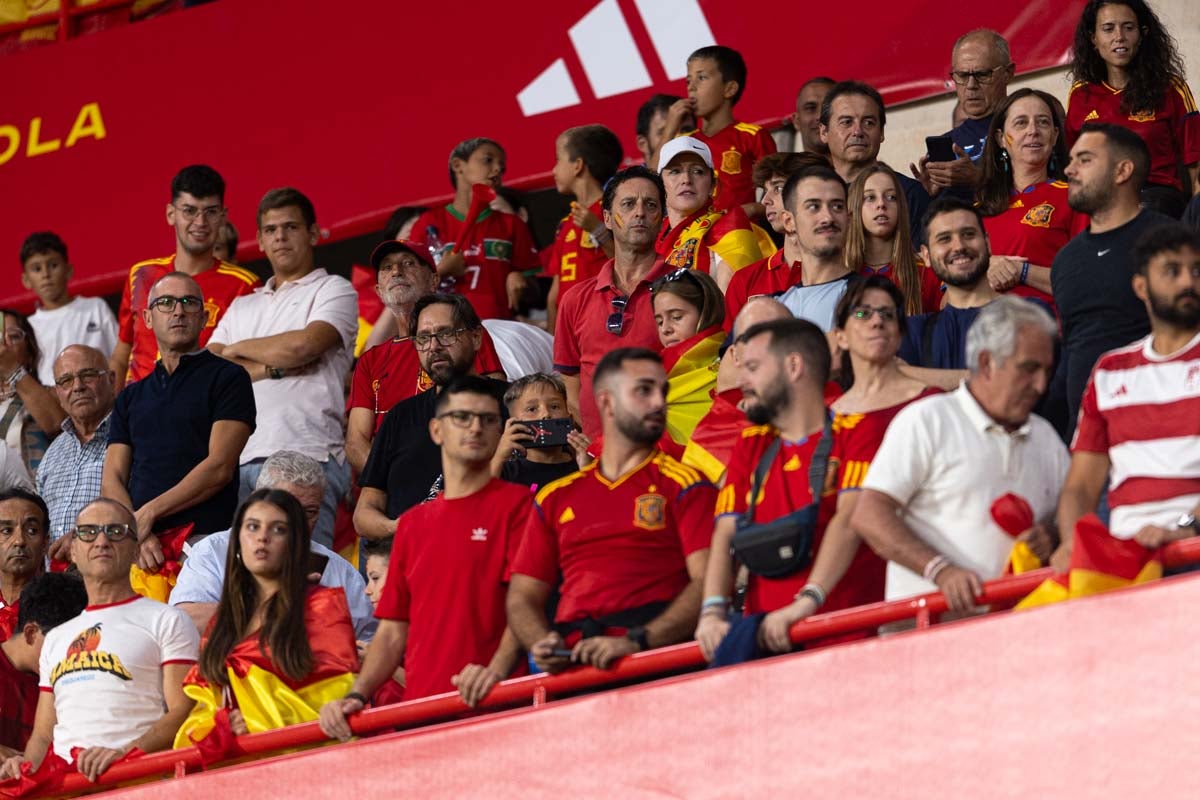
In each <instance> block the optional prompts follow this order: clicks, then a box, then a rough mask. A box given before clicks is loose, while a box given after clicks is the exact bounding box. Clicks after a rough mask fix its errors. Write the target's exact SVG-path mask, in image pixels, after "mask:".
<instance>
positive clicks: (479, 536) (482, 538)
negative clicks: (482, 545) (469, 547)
mask: <svg viewBox="0 0 1200 800" xmlns="http://www.w3.org/2000/svg"><path fill="white" fill-rule="evenodd" d="M487 535H488V531H487V528H475V529H474V530H473V531H471V541H472V542H486V541H487Z"/></svg>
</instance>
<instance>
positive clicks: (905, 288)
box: [844, 161, 923, 314]
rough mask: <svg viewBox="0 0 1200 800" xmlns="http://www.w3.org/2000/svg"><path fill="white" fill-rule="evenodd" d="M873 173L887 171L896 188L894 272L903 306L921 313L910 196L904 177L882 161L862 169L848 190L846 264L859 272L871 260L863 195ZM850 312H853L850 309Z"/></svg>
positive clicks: (918, 272) (918, 269)
mask: <svg viewBox="0 0 1200 800" xmlns="http://www.w3.org/2000/svg"><path fill="white" fill-rule="evenodd" d="M872 175H886V176H888V178H890V179H891V181H892V187H893V188H894V189H895V190H896V204H897V207H898V211H897V216H896V230H895V231H893V232H892V272H893V273H894V274H895V276H896V286H898V287H900V294H901V295H902V296H903V302H902V303H900V305H901V310H902V311H906V312H907V313H909V314H920V313H921V311H922V310H923V309H922V308H921V268H920V265H919V264H918V263H917V255H916V250H915V248H914V247H913V243H912V234H911V233H910V232H909V231H910V228H909V215H908V199H907V198H905V196H904V187H903V186H901V185H900V178H899V177H898V176H897V175H896V173H895V171H894V170H892V168H891V167H889V166H888V165H887V164H884V163H883V162H882V161H880V162H877V163H875V164H872V165H871V166H869V167H867V168H866V169H864V170H863V171H862V172H860V173H858V176H857V177H856V178H855V179H854V180H853V181H851V182H850V188H849V189H847V190H846V195H847V196H846V206H847V208H848V210H849V212H850V225H849V228H848V229H847V231H846V247H845V250H844V255H845V261H846V266H847V267H849V268H850V270H851V271H852V272H855V273H858V272H861V271H862V268H863V267H864V266H866V263H867V229H866V228H865V227H864V226H863V215H862V207H863V196H864V195H866V193H867V179H868V178H870V177H871V176H872ZM847 313H849V312H847Z"/></svg>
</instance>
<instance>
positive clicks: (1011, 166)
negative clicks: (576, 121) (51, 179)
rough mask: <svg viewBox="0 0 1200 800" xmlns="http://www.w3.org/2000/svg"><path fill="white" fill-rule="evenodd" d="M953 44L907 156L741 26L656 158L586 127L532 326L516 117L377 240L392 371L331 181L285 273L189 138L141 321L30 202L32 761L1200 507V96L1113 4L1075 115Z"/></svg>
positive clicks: (607, 659)
mask: <svg viewBox="0 0 1200 800" xmlns="http://www.w3.org/2000/svg"><path fill="white" fill-rule="evenodd" d="M949 55H950V63H951V69H950V77H951V79H952V80H953V83H954V85H955V89H956V92H957V95H958V112H959V114H960V115H961V121H959V122H958V123H957V124H956V125H955V126H954V127H953V128H952V129H951V130H950V131H949V132H948V133H947V134H946V135H945V136H944V137H935V138H934V139H933V140H931V142H930V152H928V153H926V154H924V155H922V156H920V158H919V159H914V161H913V163H912V164H909V165H905V167H906V168H904V169H894V168H893V167H892V166H889V165H887V164H885V163H883V162H881V161H880V160H879V158H878V155H879V149H880V144H881V142H882V141H883V137H884V130H885V126H886V110H885V108H884V105H883V101H882V99H881V97H880V95H879V93H878V92H877V91H876V90H875V89H874V88H873V87H871V86H869V85H867V84H865V83H862V82H859V81H855V80H832V79H829V78H824V77H817V78H813V79H811V80H808V81H807V82H805V83H804V84H803V85H802V86H801V87H800V88H799V93H798V96H797V101H796V112H795V114H794V115H793V117H792V121H793V124H794V126H795V128H796V130H797V133H798V135H799V136H798V139H799V142H800V143H802V145H803V148H804V150H803V152H797V153H777V152H775V144H774V141H773V140H772V138H771V136H770V135H769V133H768V132H767V131H766V130H764V129H763V128H760V127H759V126H756V125H751V124H747V123H744V122H741V121H739V120H738V119H737V115H736V111H735V109H736V104H737V102H738V99H739V98H740V97H741V95H742V93H743V92H744V90H745V88H746V82H747V68H746V64H745V62H744V60H743V58H742V56H741V55H740V54H739V53H737V52H735V51H733V50H731V49H730V48H727V47H723V46H710V47H704V48H701V49H699V50H697V51H695V52H694V53H693V54H692V55H691V57H690V58H689V60H688V62H687V75H688V77H687V86H688V94H687V97H686V98H675V97H668V96H665V95H656V96H654V97H652V98H650V99H649V100H648V101H647V103H646V104H645V105H644V106H643V108H642V110H641V111H640V112H639V114H638V118H637V121H636V128H637V143H638V148H639V150H640V151H641V155H642V156H643V159H644V163H643V164H638V165H635V166H626V167H624V168H622V163H623V161H624V160H625V154H624V153H623V152H622V148H621V144H620V141H619V139H618V137H617V136H616V134H614V133H613V132H612V131H611V130H610V129H609V128H606V127H604V126H602V125H585V126H582V127H575V128H571V129H569V130H566V131H564V132H563V133H562V134H561V135H560V136H559V137H558V139H557V140H556V141H555V142H554V143H553V150H554V168H553V176H554V182H555V187H556V189H557V190H558V192H560V193H561V194H563V195H565V196H570V197H571V198H573V203H572V205H571V212H570V213H569V214H568V215H567V216H566V217H565V218H564V219H563V220H562V221H561V223H560V224H559V227H558V232H557V235H556V238H555V240H554V243H553V245H552V246H551V247H550V250H549V254H548V266H547V267H546V268H545V270H544V274H543V275H542V277H544V278H547V279H548V280H546V281H545V282H544V285H543V288H544V289H545V290H546V291H544V292H543V293H542V294H543V295H544V297H542V299H543V300H544V301H545V303H544V304H545V306H546V320H547V321H546V323H545V328H546V329H545V330H538V329H537V328H536V326H534V325H532V324H529V323H528V322H525V321H521V320H518V319H516V316H517V312H518V311H520V310H522V309H524V308H526V307H528V306H529V298H530V296H531V295H532V296H534V297H537V296H538V282H537V281H536V280H535V279H534V278H535V276H537V275H538V273H539V271H541V270H542V269H543V267H542V261H540V260H539V254H538V253H537V252H536V251H535V247H534V244H533V238H532V236H531V234H530V230H529V227H528V225H527V224H526V222H525V221H524V220H523V219H522V218H521V217H520V216H518V215H517V214H516V213H512V207H511V206H510V205H506V200H505V196H506V195H505V193H504V191H503V186H502V179H503V175H504V170H505V152H504V149H503V147H502V146H501V145H500V144H499V143H497V142H495V141H492V140H491V139H487V138H474V139H469V140H467V141H464V142H461V143H459V144H458V145H457V146H455V147H454V149H453V150H452V151H451V153H450V156H449V160H448V177H449V180H450V183H451V185H452V187H453V191H454V194H453V199H452V201H451V202H450V203H448V204H446V205H445V206H444V207H440V208H433V209H426V210H421V211H419V212H417V213H409V212H407V211H406V210H404V209H402V210H401V212H403V213H398V215H397V217H396V219H395V221H396V223H397V224H396V225H394V226H392V227H391V228H390V229H389V231H388V232H387V236H386V238H385V240H384V241H383V242H382V243H380V244H379V246H378V247H377V248H376V249H375V250H374V252H373V253H372V254H371V256H370V264H371V267H372V268H373V269H374V270H375V272H376V286H375V291H376V293H377V294H378V296H379V299H380V300H381V301H382V303H383V306H384V311H383V314H382V316H381V317H380V318H379V319H378V320H376V321H375V323H374V326H373V330H372V336H371V339H372V340H373V341H374V342H375V343H374V346H373V347H370V348H369V349H367V350H366V351H365V352H363V353H361V355H359V357H358V358H357V360H356V359H355V353H356V346H357V343H358V340H359V338H360V337H359V330H358V327H359V305H358V296H357V294H356V292H355V290H354V288H353V287H352V286H351V284H350V282H349V281H347V280H345V279H344V278H342V277H340V276H338V275H334V274H331V273H329V272H327V271H326V270H325V269H323V268H321V267H320V266H318V264H317V259H316V253H315V246H316V244H317V242H318V239H319V228H318V226H317V218H316V212H315V208H314V203H313V202H312V201H311V200H310V199H309V198H308V197H306V196H305V195H304V194H303V193H302V192H301V191H299V190H297V189H295V188H279V189H272V190H270V191H268V192H266V193H265V195H264V196H263V198H262V200H261V202H260V204H259V206H258V211H257V230H256V237H257V242H258V245H259V247H260V248H261V249H262V251H263V253H264V254H265V256H266V258H267V260H268V262H269V264H270V269H271V276H270V277H269V278H268V279H267V280H266V281H265V283H264V282H261V281H260V280H259V278H258V277H257V276H256V275H255V274H254V273H253V272H251V271H249V270H247V269H244V268H242V267H240V266H237V265H235V264H233V263H232V262H231V261H230V260H229V259H230V258H232V255H233V253H234V252H235V250H236V236H237V233H236V231H233V230H232V226H230V225H229V223H228V221H227V220H226V208H225V205H224V194H225V184H224V181H223V180H222V178H221V176H220V175H219V174H218V173H217V171H215V170H214V169H212V168H211V167H208V166H204V165H192V166H188V167H185V168H183V169H182V170H180V171H179V173H178V174H177V175H175V176H174V179H173V180H172V181H171V185H170V195H169V202H168V204H167V205H166V209H165V214H166V222H167V223H168V224H169V225H170V227H171V228H172V230H173V232H174V237H175V245H176V246H175V251H174V253H172V254H170V255H168V256H166V257H161V258H153V259H150V260H147V261H143V262H140V263H138V264H135V265H133V266H132V268H131V269H130V271H129V276H128V280H127V281H125V283H124V288H123V292H122V296H121V301H120V308H119V313H118V314H116V315H115V316H114V315H113V313H112V312H111V311H110V310H109V308H108V306H107V305H106V303H105V302H104V301H103V300H101V299H98V298H87V297H76V296H72V295H71V294H70V292H69V291H68V288H67V287H68V281H69V278H70V277H71V266H70V260H69V258H68V251H67V245H66V243H64V242H63V241H62V240H61V239H60V238H59V237H58V236H56V235H55V234H53V233H50V232H37V233H32V234H30V235H29V236H28V238H27V239H26V241H25V244H24V246H23V247H22V248H21V252H20V258H21V263H22V269H23V277H22V280H23V281H24V284H25V286H26V287H27V288H29V289H31V290H32V291H33V292H34V293H35V294H36V295H37V297H38V308H37V311H36V312H35V313H34V314H32V315H30V316H28V317H26V316H24V315H22V314H19V313H16V312H15V311H9V310H4V311H2V312H0V313H2V314H3V320H4V325H3V336H2V344H0V381H2V382H0V436H2V437H3V439H4V444H5V445H6V446H4V447H0V456H2V460H0V637H2V638H3V639H4V640H5V641H4V642H3V644H0V672H3V673H4V675H3V678H2V680H0V747H2V748H3V753H2V755H3V756H4V761H3V762H2V765H0V777H3V778H8V779H17V778H19V777H20V776H21V775H22V774H27V773H30V772H32V773H33V774H35V775H36V774H46V773H48V772H53V771H58V772H59V773H61V772H63V771H70V770H78V771H79V772H81V773H83V774H84V775H85V776H87V777H88V778H89V779H92V780H95V779H96V778H97V777H98V776H99V775H101V774H102V773H103V772H104V771H105V770H106V769H107V768H108V767H109V766H111V765H112V764H113V763H115V762H117V761H118V760H120V759H124V758H129V757H131V756H135V755H137V754H138V753H145V752H152V751H155V750H162V749H166V748H170V747H173V746H174V747H184V746H189V745H191V744H194V743H198V744H199V745H200V746H201V748H208V752H210V753H215V754H217V755H220V754H221V753H222V752H225V751H223V750H222V748H224V747H227V746H228V742H229V739H230V734H242V733H247V732H257V731H262V730H267V729H270V728H274V727H280V726H281V725H286V724H291V723H294V722H301V721H311V720H319V721H320V725H321V727H322V729H323V730H324V731H325V732H326V733H327V734H328V735H329V736H331V737H334V738H339V739H343V740H344V739H347V738H349V736H350V735H351V732H350V727H349V725H348V724H347V717H348V716H350V715H353V714H354V713H356V712H359V711H361V710H362V709H363V708H364V707H366V706H368V705H371V704H373V703H374V704H387V703H392V702H396V701H398V700H401V699H415V698H420V697H425V696H428V695H433V694H438V693H442V692H449V691H457V692H458V693H459V694H460V695H461V697H462V699H463V701H464V702H465V703H466V704H467V705H468V706H474V705H476V704H477V703H478V702H479V701H480V700H481V699H483V698H484V697H485V696H486V695H487V693H488V692H489V690H490V689H491V687H492V686H493V685H494V684H496V683H497V682H498V681H501V680H503V679H505V678H507V677H510V676H514V675H520V674H524V673H526V672H528V671H530V670H535V671H536V670H542V671H547V672H551V673H554V672H559V671H562V670H566V669H570V668H572V667H575V666H578V665H582V664H588V665H593V666H596V667H598V668H601V669H607V668H609V667H610V666H611V665H612V664H613V663H615V662H616V661H617V660H618V659H620V658H621V657H623V656H626V655H629V654H632V653H636V652H639V651H642V650H647V649H651V648H657V647H662V646H666V645H670V644H674V643H678V642H684V641H689V640H693V639H695V640H696V641H698V643H699V645H700V648H701V651H702V652H703V653H704V655H705V657H706V658H707V659H708V660H710V661H711V662H712V663H713V664H716V665H720V664H732V663H737V662H741V661H745V660H747V659H751V658H757V657H761V656H765V655H769V654H772V653H783V652H788V651H789V650H791V649H792V643H791V641H790V639H789V634H788V631H789V629H790V628H791V626H792V625H793V624H794V623H795V622H797V621H798V620H801V619H804V618H805V617H808V616H810V615H812V614H814V613H815V612H816V611H817V610H818V609H821V610H826V611H828V610H837V609H843V608H849V607H852V606H857V605H862V604H866V603H871V602H876V601H881V600H883V599H885V598H887V599H893V598H901V597H908V596H912V595H914V594H919V593H924V592H929V591H941V592H943V593H944V594H945V596H946V598H947V600H948V604H949V608H950V610H949V612H947V614H948V616H950V617H962V616H969V615H973V614H977V613H981V612H982V611H983V609H981V608H979V607H978V603H977V600H976V598H977V597H978V595H979V593H980V591H981V585H982V582H983V581H986V580H989V579H993V578H996V577H999V576H1000V575H1001V574H1003V573H1004V572H1005V570H1006V568H1008V566H1009V563H1010V556H1011V555H1012V553H1013V552H1014V547H1015V546H1016V545H1022V546H1024V547H1025V548H1027V549H1028V551H1030V552H1031V553H1032V554H1033V555H1034V556H1035V557H1036V559H1037V561H1038V562H1040V563H1042V564H1049V565H1052V566H1054V567H1056V568H1057V569H1058V570H1059V571H1065V570H1067V569H1069V568H1070V566H1071V564H1072V558H1073V555H1074V548H1073V542H1074V535H1075V531H1076V525H1077V523H1079V522H1080V520H1082V519H1085V518H1089V519H1090V518H1091V515H1094V516H1095V517H1096V518H1098V519H1099V520H1100V521H1101V522H1102V523H1103V525H1105V526H1107V531H1108V535H1109V536H1110V537H1111V538H1113V539H1115V540H1126V541H1135V542H1137V543H1138V544H1140V545H1141V546H1143V547H1145V548H1147V549H1154V548H1157V547H1159V546H1161V545H1162V544H1164V543H1166V542H1169V541H1171V540H1174V539H1179V538H1183V537H1187V536H1193V535H1195V534H1196V533H1197V532H1198V531H1200V524H1198V523H1197V518H1196V517H1197V514H1200V422H1198V420H1200V414H1198V413H1197V411H1198V410H1200V194H1196V193H1195V190H1196V188H1197V186H1198V184H1200V174H1198V169H1200V113H1197V109H1196V106H1195V102H1194V100H1193V98H1192V95H1191V93H1190V91H1189V90H1188V87H1187V85H1186V84H1185V82H1184V80H1183V77H1182V76H1183V72H1184V70H1183V64H1182V61H1181V59H1180V56H1179V54H1178V53H1177V51H1176V49H1175V46H1174V43H1173V40H1172V39H1171V37H1170V35H1169V33H1168V32H1167V31H1166V30H1165V29H1164V27H1163V25H1162V23H1161V21H1160V20H1159V18H1158V17H1157V16H1156V15H1155V13H1154V12H1153V10H1152V9H1151V8H1150V7H1148V6H1147V5H1145V3H1144V2H1143V0H1091V2H1089V3H1088V4H1087V6H1086V8H1085V10H1084V11H1083V14H1082V17H1081V19H1080V20H1079V23H1078V28H1077V31H1076V36H1075V44H1074V51H1073V56H1072V63H1071V70H1072V74H1073V77H1074V78H1075V80H1076V83H1075V84H1074V85H1073V86H1072V87H1071V90H1070V93H1069V95H1068V96H1067V97H1066V98H1064V99H1065V104H1064V102H1062V99H1060V98H1056V97H1054V96H1052V95H1050V94H1047V93H1045V92H1042V91H1037V90H1032V89H1021V90H1018V91H1014V92H1011V93H1010V92H1009V91H1008V84H1009V82H1010V80H1011V79H1012V78H1013V77H1014V75H1015V63H1016V62H1015V59H1017V58H1019V54H1012V53H1010V52H1009V48H1008V44H1007V43H1006V42H1005V40H1004V39H1003V38H1002V37H1001V36H1000V35H999V34H997V33H995V32H993V31H990V30H982V29H981V30H972V31H969V32H966V33H964V34H963V36H962V37H961V38H960V39H959V40H958V41H957V42H956V43H955V44H954V47H953V49H952V51H951V53H950V54H949ZM550 144H551V143H549V142H548V143H547V157H548V158H549V155H550ZM935 151H936V152H935ZM1181 217H1182V221H1181ZM402 222H403V223H404V224H403V225H401V223H402ZM347 387H348V390H347ZM347 394H348V397H347ZM1007 495H1016V496H1017V497H1018V498H1019V500H1020V501H1021V502H1023V503H1024V504H1025V506H1027V508H1028V512H1029V514H1028V519H1027V524H1024V525H1022V526H1021V528H1022V529H1021V530H1019V531H1016V532H1015V535H1014V532H1012V531H1010V530H1008V529H1006V528H1005V527H1004V526H1002V525H1001V524H1000V523H999V522H998V521H997V520H996V519H994V506H995V503H996V501H997V500H998V499H1000V498H1003V497H1005V496H1007ZM360 544H361V549H360V548H359V545H360ZM347 557H348V558H349V560H347ZM360 566H361V571H360ZM364 576H365V578H364ZM884 633H886V631H884ZM874 635H876V632H875V631H870V632H865V633H861V634H856V635H855V636H853V637H845V636H843V637H838V638H836V639H827V640H823V641H820V642H816V643H810V644H809V645H808V646H810V647H814V646H817V647H819V646H823V645H827V644H831V643H833V642H835V641H845V640H846V639H847V638H862V637H867V636H874ZM23 770H24V773H23ZM0 788H3V785H0Z"/></svg>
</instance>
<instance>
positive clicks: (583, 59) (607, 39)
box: [517, 0, 716, 117]
mask: <svg viewBox="0 0 1200 800" xmlns="http://www.w3.org/2000/svg"><path fill="white" fill-rule="evenodd" d="M635 5H636V6H637V9H638V14H639V15H640V16H641V18H642V23H643V24H644V25H645V26H646V31H647V32H648V33H649V35H650V41H651V42H652V43H653V45H654V49H655V51H656V54H657V56H658V59H659V61H660V62H661V63H662V67H663V71H664V72H666V74H667V77H668V78H669V79H671V80H677V79H679V78H683V77H685V76H686V75H687V57H688V56H689V55H690V54H691V53H692V51H694V50H696V49H698V48H700V47H707V46H708V45H711V44H716V38H715V37H714V36H713V33H712V29H711V28H710V27H709V24H708V20H707V19H706V18H705V16H704V12H703V10H701V8H700V4H699V2H698V0H635ZM567 35H568V36H569V37H570V39H571V44H572V45H573V46H574V48H575V54H576V55H577V56H578V57H579V62H580V64H582V66H583V71H584V74H585V75H586V76H587V80H588V84H589V85H590V86H591V89H592V92H593V94H595V96H596V97H598V98H603V97H612V96H613V95H618V94H625V93H626V92H633V91H637V90H638V89H645V88H646V87H648V86H652V85H653V81H652V80H651V79H650V73H649V72H648V71H647V69H646V62H645V61H644V60H643V58H642V54H641V53H639V52H638V47H637V42H636V41H635V40H634V38H633V34H632V32H631V31H630V30H629V23H628V22H627V21H626V19H625V17H624V16H623V15H622V13H621V8H620V6H619V5H617V0H601V2H600V3H598V4H597V5H596V6H594V7H593V8H592V10H591V11H589V12H588V13H587V14H585V15H584V16H583V17H582V18H581V19H580V20H579V21H578V22H577V23H575V24H574V25H572V26H571V28H570V30H569V31H568V32H567ZM580 102H581V100H580V98H579V92H578V90H577V89H576V88H575V85H574V83H573V82H572V80H571V76H570V74H569V73H568V72H567V66H566V63H565V62H564V61H563V59H561V58H559V59H556V60H555V61H554V62H553V63H551V64H550V66H549V67H547V68H546V69H544V70H543V71H542V72H541V74H539V75H538V76H537V77H536V78H534V79H533V80H532V81H530V82H529V83H528V84H527V85H526V86H525V88H524V89H522V90H521V91H520V92H518V93H517V103H518V104H519V105H520V106H521V113H522V114H523V115H525V116H526V117H532V116H534V115H535V114H544V113H546V112H547V111H557V110H558V109H560V108H567V107H569V106H575V105H579V103H580Z"/></svg>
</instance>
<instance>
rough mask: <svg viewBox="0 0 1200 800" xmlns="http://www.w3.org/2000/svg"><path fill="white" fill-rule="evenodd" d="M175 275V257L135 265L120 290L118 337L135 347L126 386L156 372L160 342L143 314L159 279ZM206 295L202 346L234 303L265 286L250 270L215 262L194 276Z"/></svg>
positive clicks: (201, 333)
mask: <svg viewBox="0 0 1200 800" xmlns="http://www.w3.org/2000/svg"><path fill="white" fill-rule="evenodd" d="M174 271H175V256H173V255H172V256H169V257H167V258H153V259H151V260H149V261H142V262H139V263H137V264H134V265H133V267H131V268H130V270H129V280H127V281H125V287H124V288H123V289H122V290H121V310H120V313H119V314H118V315H117V324H118V326H119V329H118V337H119V338H120V340H121V341H122V342H124V343H125V344H128V345H132V348H133V349H132V350H131V351H130V354H129V371H128V372H127V373H126V378H125V380H126V382H128V383H132V382H133V381H140V380H141V379H142V378H144V377H146V376H147V375H149V374H150V373H151V372H153V371H154V363H155V362H156V361H158V355H159V354H158V340H157V339H155V338H154V331H153V330H151V329H150V328H147V327H146V324H145V323H144V322H143V321H142V312H143V311H145V310H146V306H147V303H148V302H149V300H150V288H151V287H152V286H154V284H155V283H156V282H157V281H158V279H159V278H161V277H162V276H164V275H166V274H167V273H169V272H174ZM192 277H193V278H195V280H196V283H198V284H200V289H201V291H203V292H204V313H205V314H206V315H207V318H206V319H205V322H204V328H203V329H202V330H201V331H200V346H201V347H204V345H206V344H208V337H210V336H212V332H213V331H214V330H216V328H217V323H218V322H220V320H221V317H223V316H225V312H226V311H228V310H229V306H230V305H231V304H232V303H233V301H234V300H236V299H237V298H239V297H241V296H242V295H247V294H250V293H251V292H253V291H254V290H255V289H257V288H258V287H259V286H262V282H261V281H260V280H259V279H258V276H257V275H255V274H254V273H253V272H251V271H250V270H248V269H242V268H241V267H238V266H234V265H233V264H227V263H225V262H224V261H219V260H217V259H215V258H214V259H213V265H212V267H210V268H209V269H206V270H204V271H203V272H200V273H197V274H196V275H193V276H192Z"/></svg>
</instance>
